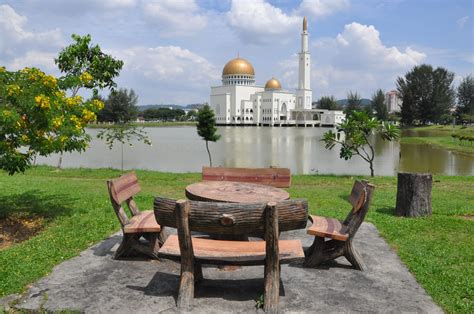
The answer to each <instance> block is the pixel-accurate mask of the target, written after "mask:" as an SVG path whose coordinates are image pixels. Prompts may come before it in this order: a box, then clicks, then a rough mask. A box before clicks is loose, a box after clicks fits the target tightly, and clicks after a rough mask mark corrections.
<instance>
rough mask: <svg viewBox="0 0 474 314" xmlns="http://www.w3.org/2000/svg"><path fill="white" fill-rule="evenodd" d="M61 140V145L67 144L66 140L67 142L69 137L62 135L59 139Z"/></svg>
mask: <svg viewBox="0 0 474 314" xmlns="http://www.w3.org/2000/svg"><path fill="white" fill-rule="evenodd" d="M59 140H60V141H61V143H64V142H66V140H67V136H65V135H61V136H60V137H59Z"/></svg>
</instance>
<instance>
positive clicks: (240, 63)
mask: <svg viewBox="0 0 474 314" xmlns="http://www.w3.org/2000/svg"><path fill="white" fill-rule="evenodd" d="M232 74H244V75H255V70H254V69H253V66H252V64H250V62H248V61H247V60H245V59H242V58H235V59H232V60H230V61H229V62H227V64H226V65H225V66H224V69H223V70H222V75H232Z"/></svg>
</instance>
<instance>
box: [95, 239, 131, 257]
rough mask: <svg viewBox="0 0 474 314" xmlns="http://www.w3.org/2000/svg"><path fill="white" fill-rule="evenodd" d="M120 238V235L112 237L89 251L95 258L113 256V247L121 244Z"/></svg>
mask: <svg viewBox="0 0 474 314" xmlns="http://www.w3.org/2000/svg"><path fill="white" fill-rule="evenodd" d="M122 238H123V237H122V236H121V235H118V234H116V235H113V236H111V237H109V238H107V239H106V240H104V241H102V242H100V243H99V244H98V245H96V246H93V247H92V248H91V249H92V251H93V254H94V255H95V256H113V255H114V251H112V248H113V247H114V246H115V245H120V243H121V242H122Z"/></svg>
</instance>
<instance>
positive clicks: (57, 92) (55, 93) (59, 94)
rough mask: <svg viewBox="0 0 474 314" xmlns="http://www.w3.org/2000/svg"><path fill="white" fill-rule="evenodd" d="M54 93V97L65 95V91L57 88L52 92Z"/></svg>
mask: <svg viewBox="0 0 474 314" xmlns="http://www.w3.org/2000/svg"><path fill="white" fill-rule="evenodd" d="M54 95H56V97H64V96H66V93H65V92H63V91H61V90H58V91H56V92H54Z"/></svg>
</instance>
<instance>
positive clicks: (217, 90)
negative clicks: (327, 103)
mask: <svg viewBox="0 0 474 314" xmlns="http://www.w3.org/2000/svg"><path fill="white" fill-rule="evenodd" d="M310 71H311V57H310V53H309V49H308V21H307V19H306V17H305V18H304V19H303V32H302V33H301V52H300V53H299V71H298V72H299V75H298V89H297V90H296V91H294V92H290V91H287V90H284V89H283V88H282V86H281V83H280V81H279V80H278V79H276V78H274V77H272V78H271V79H269V80H268V81H267V83H266V84H265V86H264V87H262V86H257V85H255V70H254V68H253V66H252V64H251V63H250V62H248V61H247V60H245V59H243V58H240V57H238V58H235V59H233V60H231V61H229V62H227V64H226V65H225V66H224V69H223V70H222V85H221V86H212V87H211V97H210V98H211V99H210V106H211V108H212V109H213V110H214V113H215V116H216V123H217V125H259V126H320V125H336V124H337V123H340V122H342V120H343V119H344V118H345V115H344V114H343V113H342V111H336V110H323V109H312V97H313V96H312V95H313V92H312V90H311V86H310V81H311V76H310Z"/></svg>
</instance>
